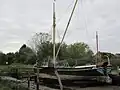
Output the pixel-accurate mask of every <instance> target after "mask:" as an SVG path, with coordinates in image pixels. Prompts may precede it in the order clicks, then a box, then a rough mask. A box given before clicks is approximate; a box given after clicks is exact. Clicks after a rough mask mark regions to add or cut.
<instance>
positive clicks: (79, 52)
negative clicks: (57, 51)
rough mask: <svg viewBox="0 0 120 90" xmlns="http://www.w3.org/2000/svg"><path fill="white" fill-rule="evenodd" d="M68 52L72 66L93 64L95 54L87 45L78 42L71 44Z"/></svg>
mask: <svg viewBox="0 0 120 90" xmlns="http://www.w3.org/2000/svg"><path fill="white" fill-rule="evenodd" d="M67 52H68V57H69V58H70V59H69V60H68V62H69V64H71V65H75V64H78V65H83V64H87V63H91V62H92V59H93V52H92V50H91V49H90V48H89V46H88V45H87V44H85V43H82V42H78V43H74V44H70V45H68V47H67Z"/></svg>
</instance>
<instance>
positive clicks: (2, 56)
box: [0, 52, 7, 65]
mask: <svg viewBox="0 0 120 90" xmlns="http://www.w3.org/2000/svg"><path fill="white" fill-rule="evenodd" d="M6 61H7V57H6V55H5V54H4V53H3V52H0V64H1V65H5V64H6Z"/></svg>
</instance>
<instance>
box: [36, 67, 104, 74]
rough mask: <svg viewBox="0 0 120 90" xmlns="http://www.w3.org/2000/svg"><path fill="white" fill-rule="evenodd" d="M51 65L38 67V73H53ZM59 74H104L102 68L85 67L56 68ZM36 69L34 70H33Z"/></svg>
mask: <svg viewBox="0 0 120 90" xmlns="http://www.w3.org/2000/svg"><path fill="white" fill-rule="evenodd" d="M54 70H55V69H54V68H53V67H42V68H39V73H45V74H50V75H53V74H54ZM56 70H57V71H58V73H59V74H60V75H75V76H104V73H103V68H95V69H88V68H87V69H86V68H83V69H81V68H56ZM35 71H36V70H35Z"/></svg>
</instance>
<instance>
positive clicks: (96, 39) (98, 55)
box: [96, 31, 99, 64]
mask: <svg viewBox="0 0 120 90" xmlns="http://www.w3.org/2000/svg"><path fill="white" fill-rule="evenodd" d="M96 48H97V58H96V64H97V62H98V56H99V55H98V52H99V50H98V49H99V46H98V32H97V31H96Z"/></svg>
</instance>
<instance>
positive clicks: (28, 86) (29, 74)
mask: <svg viewBox="0 0 120 90" xmlns="http://www.w3.org/2000/svg"><path fill="white" fill-rule="evenodd" d="M28 90H30V73H29V72H28Z"/></svg>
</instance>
